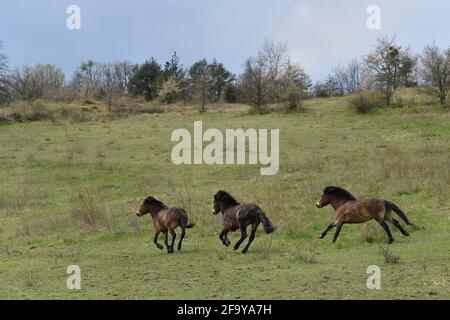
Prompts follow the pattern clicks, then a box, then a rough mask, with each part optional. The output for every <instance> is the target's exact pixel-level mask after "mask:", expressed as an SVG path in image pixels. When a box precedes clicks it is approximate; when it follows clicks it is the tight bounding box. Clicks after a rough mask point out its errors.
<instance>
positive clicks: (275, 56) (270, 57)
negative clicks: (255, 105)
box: [260, 39, 289, 101]
mask: <svg viewBox="0 0 450 320" xmlns="http://www.w3.org/2000/svg"><path fill="white" fill-rule="evenodd" d="M260 56H261V58H262V60H263V61H264V63H265V64H266V68H267V72H268V77H269V83H268V84H269V97H270V100H272V101H278V100H279V98H280V93H281V77H282V75H283V73H284V72H285V70H286V67H287V66H288V64H289V49H288V45H287V43H286V42H284V41H280V42H274V41H272V40H269V39H266V40H265V41H264V45H263V47H262V50H261V52H260Z"/></svg>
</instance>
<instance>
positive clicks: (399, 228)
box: [386, 217, 409, 237]
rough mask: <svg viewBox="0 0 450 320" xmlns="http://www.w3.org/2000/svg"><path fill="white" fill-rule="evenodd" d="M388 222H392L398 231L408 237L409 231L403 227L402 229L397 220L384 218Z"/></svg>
mask: <svg viewBox="0 0 450 320" xmlns="http://www.w3.org/2000/svg"><path fill="white" fill-rule="evenodd" d="M386 220H387V221H388V222H389V223H392V224H393V225H394V226H396V227H397V229H398V230H400V232H401V233H402V234H403V235H404V236H405V237H408V236H409V232H408V231H406V230H405V229H403V227H402V225H401V224H400V222H398V220H396V219H394V218H392V217H389V218H387V219H386Z"/></svg>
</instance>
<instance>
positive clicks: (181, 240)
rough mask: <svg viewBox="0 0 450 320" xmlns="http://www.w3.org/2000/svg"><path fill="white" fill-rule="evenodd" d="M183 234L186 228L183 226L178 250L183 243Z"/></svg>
mask: <svg viewBox="0 0 450 320" xmlns="http://www.w3.org/2000/svg"><path fill="white" fill-rule="evenodd" d="M185 235H186V229H185V228H184V227H181V235H180V242H178V251H180V250H181V244H182V243H183V239H184V236H185Z"/></svg>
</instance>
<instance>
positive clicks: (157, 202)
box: [144, 197, 168, 209]
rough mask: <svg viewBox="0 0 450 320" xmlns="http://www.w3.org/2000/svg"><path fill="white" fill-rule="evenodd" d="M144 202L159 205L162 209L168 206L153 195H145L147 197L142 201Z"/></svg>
mask: <svg viewBox="0 0 450 320" xmlns="http://www.w3.org/2000/svg"><path fill="white" fill-rule="evenodd" d="M144 203H145V204H156V205H159V206H161V207H162V208H163V209H167V208H168V206H166V205H165V204H164V203H162V202H161V201H159V200H157V199H155V198H153V197H147V199H145V201H144Z"/></svg>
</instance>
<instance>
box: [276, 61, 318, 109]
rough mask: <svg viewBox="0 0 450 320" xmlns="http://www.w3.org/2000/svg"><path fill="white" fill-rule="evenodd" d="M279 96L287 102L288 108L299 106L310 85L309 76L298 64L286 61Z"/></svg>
mask: <svg viewBox="0 0 450 320" xmlns="http://www.w3.org/2000/svg"><path fill="white" fill-rule="evenodd" d="M280 84H281V97H282V98H283V100H285V101H287V102H288V108H289V109H291V110H296V109H298V108H299V107H300V105H301V101H302V99H304V98H305V97H306V96H307V94H308V90H309V88H310V87H311V78H310V77H309V75H308V74H306V72H305V70H304V69H303V67H302V66H301V65H299V64H296V63H293V62H291V61H290V60H289V61H288V63H287V65H286V68H285V70H284V72H283V74H282V76H281V81H280Z"/></svg>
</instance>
